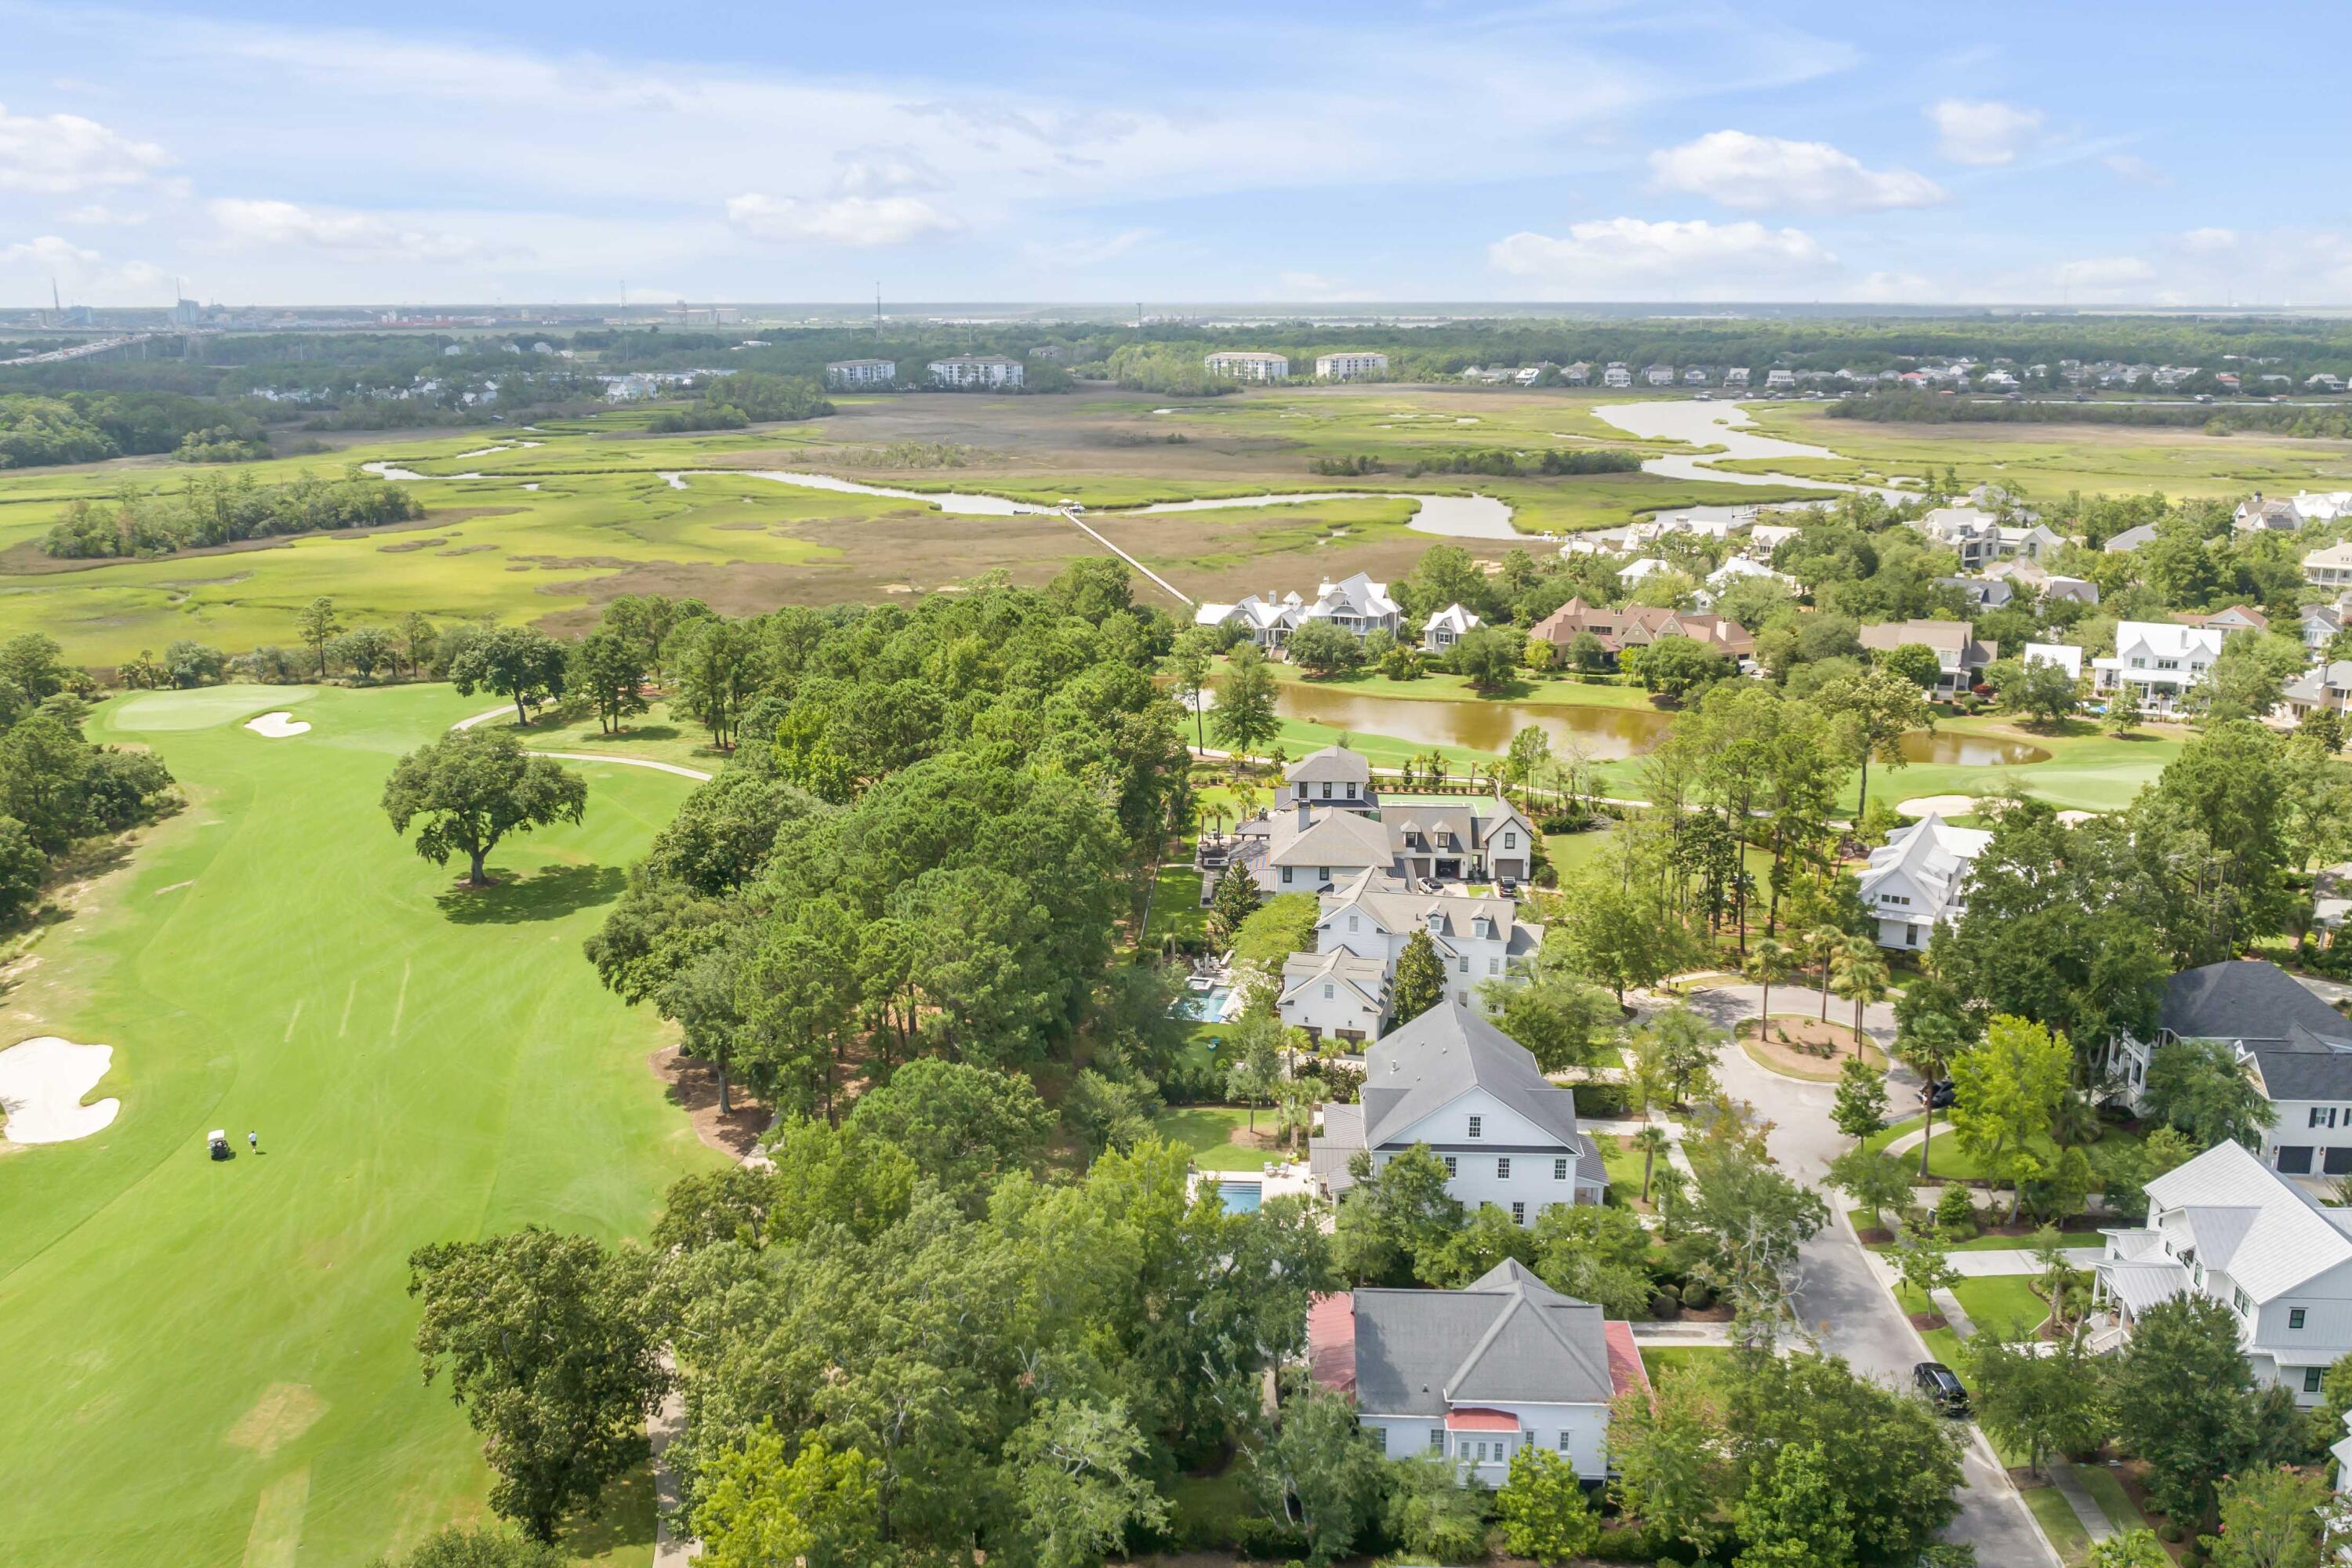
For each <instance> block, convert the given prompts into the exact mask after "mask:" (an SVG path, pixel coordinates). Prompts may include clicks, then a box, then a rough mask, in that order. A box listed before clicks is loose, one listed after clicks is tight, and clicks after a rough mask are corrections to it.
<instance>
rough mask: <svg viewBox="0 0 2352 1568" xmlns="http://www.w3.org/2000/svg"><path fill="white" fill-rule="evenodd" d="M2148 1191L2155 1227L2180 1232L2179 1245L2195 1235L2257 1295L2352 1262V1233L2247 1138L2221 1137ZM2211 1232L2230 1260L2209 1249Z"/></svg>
mask: <svg viewBox="0 0 2352 1568" xmlns="http://www.w3.org/2000/svg"><path fill="white" fill-rule="evenodd" d="M2147 1199H2148V1203H2149V1205H2151V1206H2150V1211H2149V1212H2150V1214H2151V1215H2152V1216H2156V1217H2155V1223H2154V1226H2153V1228H2155V1229H2157V1230H2158V1231H2160V1232H2163V1233H2164V1234H2165V1235H2166V1236H2167V1237H2170V1238H2172V1239H2173V1244H2174V1250H2175V1251H2176V1252H2178V1251H2179V1246H2180V1240H2181V1239H2183V1238H2192V1239H2194V1240H2195V1242H2196V1244H2197V1245H2198V1246H2199V1247H2200V1251H2199V1255H2198V1256H2199V1261H2200V1262H2202V1263H2204V1264H2205V1265H2206V1267H2207V1268H2219V1269H2221V1270H2223V1271H2224V1272H2226V1273H2227V1274H2228V1275H2229V1276H2230V1279H2231V1282H2232V1283H2233V1284H2235V1285H2236V1286H2237V1287H2238V1288H2239V1289H2242V1290H2243V1291H2245V1293H2246V1294H2247V1295H2248V1296H2250V1297H2252V1299H2253V1300H2256V1301H2268V1300H2272V1299H2273V1298H2274V1297H2277V1296H2281V1295H2284V1293H2286V1292H2287V1291H2289V1290H2292V1289H2294V1288H2295V1287H2296V1286H2298V1285H2301V1284H2302V1283H2304V1281H2305V1280H2307V1279H2311V1278H2312V1277H2313V1276H2315V1275H2318V1274H2324V1273H2326V1272H2327V1271H2328V1270H2329V1269H2331V1268H2337V1267H2339V1266H2341V1265H2343V1264H2346V1263H2352V1236H2347V1235H2346V1234H2345V1232H2344V1230H2343V1228H2342V1227H2341V1226H2339V1225H2337V1224H2336V1221H2335V1220H2334V1219H2333V1218H2332V1217H2331V1216H2330V1215H2329V1214H2328V1212H2327V1211H2326V1210H2325V1209H2323V1208H2321V1207H2320V1206H2319V1205H2318V1204H2317V1203H2315V1201H2313V1200H2312V1199H2311V1198H2310V1197H2308V1196H2306V1195H2305V1193H2304V1191H2303V1189H2302V1188H2300V1187H2298V1186H2296V1185H2295V1184H2294V1183H2293V1182H2290V1181H2288V1180H2287V1179H2286V1178H2285V1177H2284V1176H2282V1175H2280V1174H2279V1173H2277V1172H2276V1171H2273V1170H2272V1169H2270V1168H2269V1167H2268V1166H2266V1165H2264V1164H2263V1163H2262V1162H2261V1161H2260V1160H2258V1159H2256V1158H2255V1157H2254V1156H2253V1155H2252V1153H2250V1152H2248V1151H2247V1149H2246V1147H2245V1145H2243V1144H2242V1143H2236V1142H2222V1143H2217V1144H2215V1145H2214V1146H2213V1147H2212V1148H2210V1149H2208V1150H2206V1151H2205V1152H2203V1153H2202V1154H2200V1155H2198V1156H2197V1157H2196V1158H2195V1159H2193V1160H2191V1161H2189V1163H2186V1164H2184V1165H2180V1166H2178V1167H2176V1168H2174V1169H2172V1170H2169V1171H2167V1172H2166V1173H2164V1174H2162V1175H2160V1176H2158V1177H2157V1178H2155V1179H2154V1180H2153V1181H2151V1182H2149V1183H2148V1184H2147ZM2176 1226H2177V1227H2178V1229H2177V1230H2176V1228H2175V1227H2176ZM2209 1232H2210V1234H2211V1236H2212V1237H2213V1238H2214V1239H2215V1240H2216V1241H2217V1242H2219V1243H2221V1245H2222V1246H2223V1247H2224V1248H2225V1250H2226V1252H2227V1254H2228V1257H2227V1260H2226V1261H2222V1260H2219V1259H2216V1258H2211V1257H2209V1256H2207V1255H2206V1254H2205V1253H2204V1252H2203V1250H2202V1245H2203V1241H2202V1238H2203V1237H2205V1236H2206V1235H2207V1234H2208V1233H2209ZM2138 1267H2142V1268H2146V1267H2148V1265H2146V1264H2142V1265H2139V1266H2138Z"/></svg>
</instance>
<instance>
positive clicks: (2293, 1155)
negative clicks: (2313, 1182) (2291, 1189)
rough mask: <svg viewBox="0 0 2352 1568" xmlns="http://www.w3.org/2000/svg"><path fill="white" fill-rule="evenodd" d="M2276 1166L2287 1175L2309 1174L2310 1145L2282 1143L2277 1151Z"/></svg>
mask: <svg viewBox="0 0 2352 1568" xmlns="http://www.w3.org/2000/svg"><path fill="white" fill-rule="evenodd" d="M2278 1168H2279V1170H2280V1172H2281V1173H2283V1174H2285V1175H2289V1176H2307V1175H2309V1174H2311V1145H2310V1144H2308V1143H2294V1144H2284V1145H2282V1146H2281V1147H2280V1149H2279V1152H2278Z"/></svg>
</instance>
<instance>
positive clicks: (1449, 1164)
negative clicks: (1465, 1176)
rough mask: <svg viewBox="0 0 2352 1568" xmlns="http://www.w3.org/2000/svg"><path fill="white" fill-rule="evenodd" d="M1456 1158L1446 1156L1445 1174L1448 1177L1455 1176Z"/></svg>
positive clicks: (1449, 1155)
mask: <svg viewBox="0 0 2352 1568" xmlns="http://www.w3.org/2000/svg"><path fill="white" fill-rule="evenodd" d="M1445 1173H1446V1175H1448V1176H1449V1177H1450V1176H1452V1175H1453V1174H1454V1156H1453V1155H1451V1154H1448V1155H1447V1156H1445Z"/></svg>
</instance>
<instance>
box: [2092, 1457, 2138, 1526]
mask: <svg viewBox="0 0 2352 1568" xmlns="http://www.w3.org/2000/svg"><path fill="white" fill-rule="evenodd" d="M2074 1473H2075V1474H2076V1475H2077V1476H2080V1477H2081V1478H2082V1479H2083V1489H2084V1491H2087V1492H2089V1493H2090V1494H2091V1496H2092V1497H2093V1498H2094V1499H2095V1500H2096V1501H2097V1502H2098V1505H2099V1507H2100V1508H2102V1509H2104V1510H2105V1511H2106V1515H2107V1519H2108V1521H2109V1522H2110V1523H2112V1524H2114V1525H2115V1527H2116V1529H2117V1530H2152V1529H2154V1528H2155V1527H2154V1526H2153V1525H2151V1524H2150V1523H2149V1522H2148V1520H2147V1515H2146V1514H2143V1513H2142V1512H2140V1510H2139V1508H2138V1505H2137V1504H2136V1503H2134V1502H2133V1501H2132V1500H2131V1494H2130V1493H2129V1492H2127V1491H2126V1490H2125V1489H2124V1483H2123V1482H2122V1481H2121V1480H2120V1479H2117V1478H2116V1473H2115V1471H2113V1470H2111V1469H2109V1468H2107V1467H2106V1466H2105V1465H2102V1464H2099V1463H2098V1462H2096V1461H2095V1460H2094V1461H2093V1462H2091V1463H2089V1464H2083V1465H2076V1466H2075V1467H2074Z"/></svg>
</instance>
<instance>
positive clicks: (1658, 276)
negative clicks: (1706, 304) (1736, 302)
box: [1486, 217, 1837, 300]
mask: <svg viewBox="0 0 2352 1568" xmlns="http://www.w3.org/2000/svg"><path fill="white" fill-rule="evenodd" d="M1486 255H1487V259H1488V260H1489V261H1490V262H1492V263H1493V265H1494V267H1495V268H1496V270H1497V271H1500V272H1504V273H1507V274H1508V275H1509V276H1511V277H1514V278H1528V279H1539V280H1541V281H1542V282H1543V283H1544V284H1545V285H1547V286H1549V288H1551V289H1553V290H1555V291H1556V292H1561V293H1564V294H1566V295H1568V296H1570V297H1585V298H1593V299H1600V298H1622V297H1625V296H1626V295H1627V294H1628V293H1629V292H1630V293H1632V294H1633V295H1635V296H1638V297H1640V298H1643V299H1656V298H1658V297H1659V296H1660V295H1661V294H1664V293H1670V292H1685V291H1696V292H1700V293H1705V294H1708V295H1711V296H1713V297H1716V298H1718V299H1750V300H1753V299H1768V298H1770V297H1772V295H1773V292H1774V290H1775V289H1776V288H1784V287H1786V286H1787V285H1788V284H1789V283H1790V281H1791V280H1792V279H1806V278H1818V277H1820V276H1822V275H1823V274H1826V273H1829V272H1832V270H1833V269H1834V268H1836V266H1837V258H1836V257H1835V256H1832V254H1831V253H1830V252H1829V251H1828V250H1827V249H1825V248H1823V247H1822V244H1821V242H1820V241H1819V240H1816V239H1815V238H1814V237H1812V236H1811V235H1810V234H1807V233H1805V232H1804V230H1802V229H1796V228H1767V227H1765V226H1763V225H1762V224H1760V223H1747V222H1742V223H1724V224H1717V223H1708V222H1707V221H1706V220H1705V219H1704V218H1701V219H1696V220H1693V221H1691V222H1687V223H1676V222H1664V223H1650V222H1646V221H1644V220H1643V219H1641V218H1634V217H1617V218H1601V219H1596V220H1593V221H1591V222H1588V223H1580V224H1572V225H1570V226H1569V230H1568V235H1567V237H1565V238H1560V237H1554V236H1551V235H1544V234H1530V233H1520V234H1515V235H1512V236H1510V237H1507V238H1505V239H1499V240H1496V242H1495V243H1494V244H1493V245H1491V246H1489V247H1487V249H1486Z"/></svg>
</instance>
